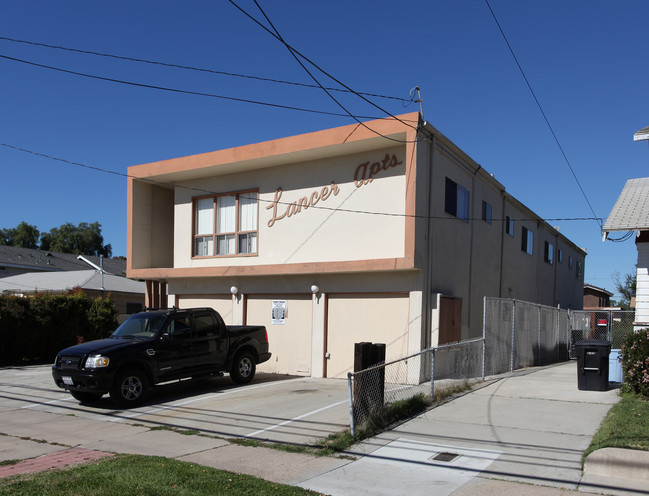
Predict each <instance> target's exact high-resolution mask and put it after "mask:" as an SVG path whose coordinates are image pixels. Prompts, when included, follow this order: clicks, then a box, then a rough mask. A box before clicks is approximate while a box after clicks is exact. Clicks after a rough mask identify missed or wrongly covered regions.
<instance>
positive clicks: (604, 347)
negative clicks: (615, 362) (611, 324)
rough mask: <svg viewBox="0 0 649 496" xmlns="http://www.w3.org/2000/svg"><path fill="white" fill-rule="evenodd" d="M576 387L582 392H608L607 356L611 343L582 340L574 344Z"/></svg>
mask: <svg viewBox="0 0 649 496" xmlns="http://www.w3.org/2000/svg"><path fill="white" fill-rule="evenodd" d="M575 352H576V353H577V387H578V388H579V389H580V390H583V391H608V355H609V353H610V352H611V342H610V341H604V340H599V339H583V340H581V341H577V342H576V343H575Z"/></svg>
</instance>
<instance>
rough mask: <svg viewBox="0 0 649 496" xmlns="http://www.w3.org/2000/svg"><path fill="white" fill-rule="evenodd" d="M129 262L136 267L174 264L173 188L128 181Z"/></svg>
mask: <svg viewBox="0 0 649 496" xmlns="http://www.w3.org/2000/svg"><path fill="white" fill-rule="evenodd" d="M129 188H131V190H132V193H131V194H130V195H129V197H130V198H131V199H132V200H131V201H132V202H133V203H132V206H131V208H129V212H131V216H130V217H129V219H128V221H129V234H130V237H131V243H130V245H129V249H130V255H129V263H130V264H131V266H132V267H134V268H140V267H145V268H148V267H168V266H170V265H171V264H173V245H172V244H171V243H169V239H171V238H172V237H173V233H174V211H173V195H174V191H173V189H170V188H165V187H161V186H156V185H154V184H152V183H150V182H144V181H134V180H130V181H129Z"/></svg>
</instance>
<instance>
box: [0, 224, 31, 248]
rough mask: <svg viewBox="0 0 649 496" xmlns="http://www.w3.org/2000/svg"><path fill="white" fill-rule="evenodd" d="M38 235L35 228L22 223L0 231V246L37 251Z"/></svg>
mask: <svg viewBox="0 0 649 496" xmlns="http://www.w3.org/2000/svg"><path fill="white" fill-rule="evenodd" d="M39 234H40V232H39V230H38V228H37V227H36V226H32V225H31V224H27V222H25V221H23V222H21V223H20V224H18V225H17V226H16V227H13V228H8V229H0V245H6V246H16V247H18V248H32V249H37V248H38V236H39Z"/></svg>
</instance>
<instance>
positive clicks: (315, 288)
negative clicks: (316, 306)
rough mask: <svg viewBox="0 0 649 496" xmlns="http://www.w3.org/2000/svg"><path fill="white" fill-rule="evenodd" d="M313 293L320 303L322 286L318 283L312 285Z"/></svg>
mask: <svg viewBox="0 0 649 496" xmlns="http://www.w3.org/2000/svg"><path fill="white" fill-rule="evenodd" d="M311 293H313V296H315V298H316V300H317V302H318V303H320V286H318V285H317V284H314V285H313V286H311Z"/></svg>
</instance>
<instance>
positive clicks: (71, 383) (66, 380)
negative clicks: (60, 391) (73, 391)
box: [62, 375, 74, 386]
mask: <svg viewBox="0 0 649 496" xmlns="http://www.w3.org/2000/svg"><path fill="white" fill-rule="evenodd" d="M62 379H63V384H65V385H66V386H74V381H73V380H72V377H70V376H67V375H64V376H63V377H62Z"/></svg>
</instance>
